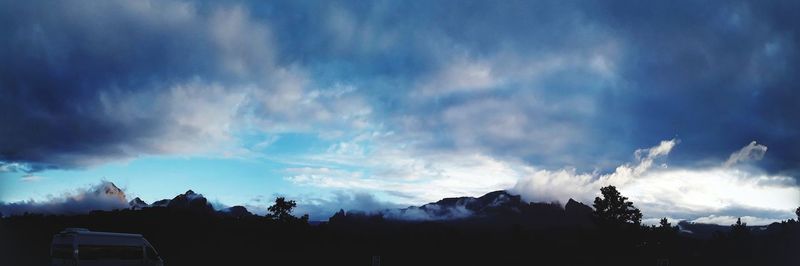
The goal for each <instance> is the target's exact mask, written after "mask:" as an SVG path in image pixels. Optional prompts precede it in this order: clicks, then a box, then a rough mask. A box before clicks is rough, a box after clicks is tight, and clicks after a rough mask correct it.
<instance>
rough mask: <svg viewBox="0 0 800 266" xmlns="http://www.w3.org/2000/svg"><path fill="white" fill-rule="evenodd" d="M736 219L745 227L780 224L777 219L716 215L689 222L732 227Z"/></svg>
mask: <svg viewBox="0 0 800 266" xmlns="http://www.w3.org/2000/svg"><path fill="white" fill-rule="evenodd" d="M737 219H741V220H742V222H743V223H747V225H750V226H754V225H768V224H771V223H774V222H780V220H778V219H765V218H759V217H753V216H742V217H733V216H716V215H709V216H705V217H700V218H697V219H694V220H691V222H693V223H703V224H718V225H732V224H735V223H736V220H737Z"/></svg>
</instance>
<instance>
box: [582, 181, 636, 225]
mask: <svg viewBox="0 0 800 266" xmlns="http://www.w3.org/2000/svg"><path fill="white" fill-rule="evenodd" d="M600 193H601V194H603V198H602V199H601V198H600V197H596V198H595V199H594V213H593V215H594V217H595V218H596V219H597V220H598V221H599V222H600V223H601V224H616V225H620V224H628V225H637V226H638V225H639V224H641V222H642V213H641V212H640V211H639V209H637V208H636V207H634V206H633V203H632V202H630V201H628V198H627V197H623V196H622V195H620V193H619V191H617V188H616V187H614V186H607V187H603V188H601V189H600Z"/></svg>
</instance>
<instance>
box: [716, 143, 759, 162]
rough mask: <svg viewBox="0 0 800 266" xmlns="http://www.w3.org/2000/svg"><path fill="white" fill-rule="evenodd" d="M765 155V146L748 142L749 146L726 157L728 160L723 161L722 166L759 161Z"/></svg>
mask: <svg viewBox="0 0 800 266" xmlns="http://www.w3.org/2000/svg"><path fill="white" fill-rule="evenodd" d="M765 153H767V146H764V145H761V144H758V143H756V142H755V141H753V142H750V144H747V146H744V148H742V149H741V150H739V151H737V152H734V153H732V154H731V156H730V157H728V160H727V161H725V163H724V164H723V166H726V167H730V166H733V165H735V164H737V163H739V162H746V161H757V160H761V159H762V158H764V154H765Z"/></svg>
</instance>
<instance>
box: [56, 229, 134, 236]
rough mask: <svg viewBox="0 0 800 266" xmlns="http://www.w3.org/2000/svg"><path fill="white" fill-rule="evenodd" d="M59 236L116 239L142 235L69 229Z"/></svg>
mask: <svg viewBox="0 0 800 266" xmlns="http://www.w3.org/2000/svg"><path fill="white" fill-rule="evenodd" d="M59 234H70V235H93V236H114V237H137V238H141V237H142V235H141V234H128V233H112V232H94V231H89V229H86V228H67V229H64V231H61V233H59Z"/></svg>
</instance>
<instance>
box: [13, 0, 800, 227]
mask: <svg viewBox="0 0 800 266" xmlns="http://www.w3.org/2000/svg"><path fill="white" fill-rule="evenodd" d="M799 5H800V3H798V2H797V1H741V2H739V1H725V2H716V1H715V2H708V1H660V2H652V1H647V2H643V1H610V2H605V1H604V2H594V1H444V0H443V1H369V2H368V1H224V2H219V1H194V2H189V1H59V2H50V1H24V2H20V1H7V0H0V32H3V33H4V34H2V36H0V58H2V61H3V64H0V202H2V204H0V206H4V205H8V204H12V203H15V204H18V205H19V204H22V205H25V204H27V205H31V206H33V205H37V204H39V205H41V204H48V203H53V202H65V199H69V198H73V199H74V198H76V197H79V195H81V194H82V193H85V192H86V191H89V190H91V188H93V187H95V186H97V184H102V182H103V181H109V182H113V183H114V184H116V185H118V186H119V187H121V188H123V189H124V190H125V193H126V194H127V195H128V197H129V198H132V197H140V198H142V199H143V200H145V201H147V202H153V201H156V200H159V199H163V198H172V197H174V196H175V195H177V194H179V193H183V192H185V191H186V190H188V189H192V190H194V191H195V192H198V193H202V194H203V195H205V196H206V197H207V198H209V200H210V201H211V202H213V203H214V204H215V205H216V206H233V205H244V206H247V207H248V208H250V209H251V210H255V211H256V212H257V213H258V212H262V213H263V212H264V211H265V209H266V207H267V206H269V204H270V201H271V200H272V199H274V197H276V196H286V197H289V198H290V199H295V200H297V201H298V212H305V213H310V214H311V216H312V219H316V220H324V219H326V218H327V217H328V216H329V215H330V214H332V213H333V212H334V211H336V210H338V209H340V208H342V209H354V210H364V211H373V210H379V209H383V208H394V207H399V206H408V205H418V204H424V203H427V202H431V201H436V200H438V199H441V198H443V197H458V196H480V195H483V194H485V193H488V192H491V191H495V190H508V191H511V192H514V193H517V194H520V195H522V196H523V198H524V199H525V200H528V201H544V202H553V201H558V202H562V203H565V202H567V200H568V199H570V198H573V199H576V200H579V201H582V202H584V203H587V204H590V203H591V201H592V199H593V198H594V197H595V196H597V195H598V194H599V188H600V187H602V186H606V185H615V186H617V187H618V188H619V189H620V191H621V192H622V194H623V195H625V196H628V197H629V198H630V199H631V200H632V201H633V202H634V204H635V205H636V206H637V207H639V208H640V209H641V210H642V212H643V214H644V216H645V218H646V220H647V219H650V220H653V219H656V218H659V217H669V218H671V219H678V220H688V221H697V222H709V223H718V224H730V223H732V222H733V221H734V220H735V218H736V217H744V218H743V220H744V221H749V222H750V223H751V224H765V223H769V222H772V221H779V220H785V219H788V218H792V217H794V213H793V211H794V209H795V208H797V207H798V206H800V183H798V178H799V177H800V140H799V139H798V136H799V135H800V123H798V122H797V121H799V120H800V108H798V106H797V104H798V103H800V91H798V88H797V85H796V84H798V81H800V78H798V76H797V75H796V73H798V71H800V51H798V49H797V47H800V45H799V44H798V42H800V39H798V38H800V18H798V16H796V15H795V14H794V13H795V12H793V11H794V10H798V9H800V6H799ZM0 211H2V210H0Z"/></svg>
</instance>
